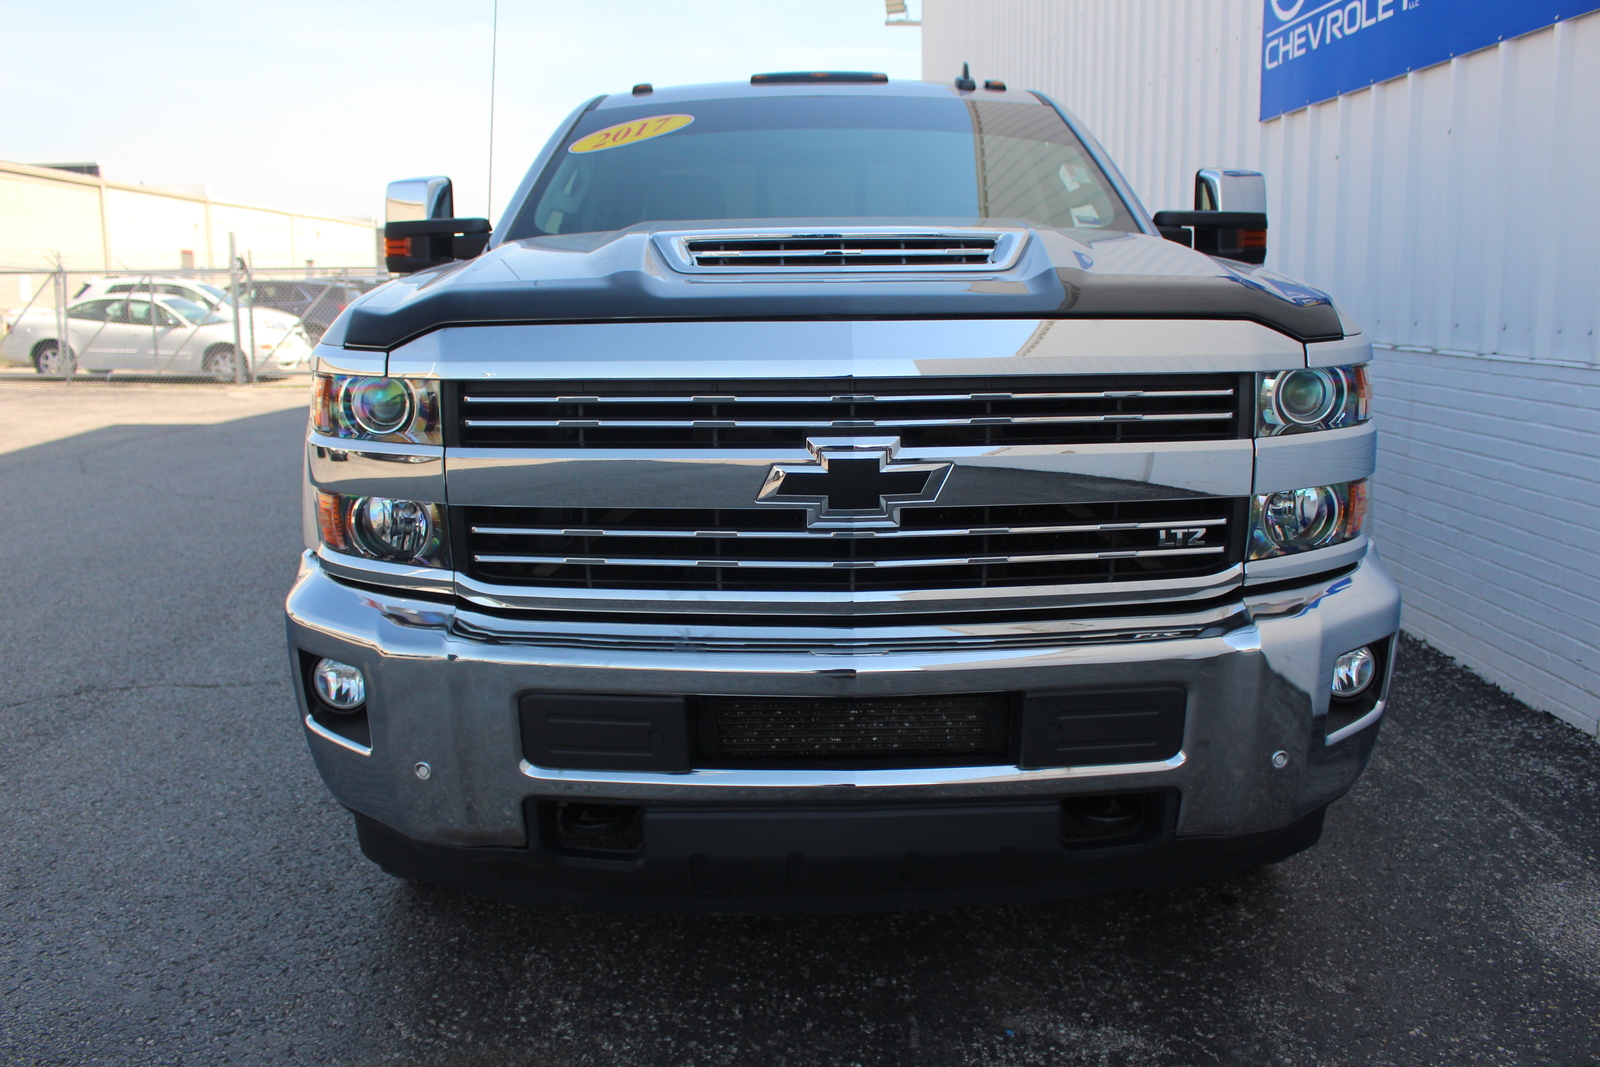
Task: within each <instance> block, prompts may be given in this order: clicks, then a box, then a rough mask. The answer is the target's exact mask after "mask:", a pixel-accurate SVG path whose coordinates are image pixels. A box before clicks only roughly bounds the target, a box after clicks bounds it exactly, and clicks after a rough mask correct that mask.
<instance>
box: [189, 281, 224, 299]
mask: <svg viewBox="0 0 1600 1067" xmlns="http://www.w3.org/2000/svg"><path fill="white" fill-rule="evenodd" d="M197 287H198V288H199V289H201V290H203V291H205V292H207V293H210V294H211V295H212V296H214V297H216V298H217V303H219V304H226V303H227V302H228V292H227V290H225V289H218V288H217V287H216V286H214V285H207V284H206V283H205V282H200V283H199V284H198V286H197Z"/></svg>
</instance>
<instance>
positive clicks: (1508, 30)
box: [1261, 0, 1600, 120]
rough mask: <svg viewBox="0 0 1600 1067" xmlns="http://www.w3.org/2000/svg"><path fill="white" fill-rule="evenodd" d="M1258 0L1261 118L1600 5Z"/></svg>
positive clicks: (1542, 0)
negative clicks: (1261, 7) (1262, 11)
mask: <svg viewBox="0 0 1600 1067" xmlns="http://www.w3.org/2000/svg"><path fill="white" fill-rule="evenodd" d="M1263 3H1264V5H1265V17H1264V19H1263V21H1262V34H1261V118H1262V119H1263V120H1266V119H1270V118H1273V117H1275V116H1277V115H1281V114H1283V113H1284V112H1286V111H1294V110H1295V109H1296V108H1302V107H1305V106H1306V105H1307V104H1315V103H1317V102H1319V101H1322V100H1331V99H1333V98H1334V97H1336V96H1338V95H1339V94H1340V93H1348V92H1352V91H1354V90H1356V89H1363V88H1366V87H1367V86H1369V85H1371V84H1373V83H1374V82H1381V81H1384V80H1386V79H1389V78H1398V77H1399V76H1400V75H1402V74H1404V73H1406V72H1407V71H1411V70H1419V69H1421V68H1422V67H1430V66H1432V65H1433V64H1435V63H1443V62H1444V61H1445V60H1447V59H1450V58H1451V57H1453V56H1459V55H1464V54H1465V53H1467V52H1475V51H1477V50H1478V49H1480V48H1487V47H1489V46H1490V45H1492V44H1494V43H1495V42H1497V41H1500V40H1503V39H1504V38H1507V37H1516V36H1518V35H1519V34H1524V33H1531V32H1533V31H1534V30H1537V29H1540V28H1542V27H1544V26H1548V25H1550V24H1551V23H1552V22H1559V21H1561V20H1562V19H1569V18H1572V17H1573V16H1575V15H1582V14H1585V13H1586V12H1589V11H1595V10H1600V4H1597V3H1596V2H1595V0H1263Z"/></svg>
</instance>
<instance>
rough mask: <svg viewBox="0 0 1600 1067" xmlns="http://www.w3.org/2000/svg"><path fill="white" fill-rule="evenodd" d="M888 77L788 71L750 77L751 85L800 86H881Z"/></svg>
mask: <svg viewBox="0 0 1600 1067" xmlns="http://www.w3.org/2000/svg"><path fill="white" fill-rule="evenodd" d="M888 80H889V75H887V74H878V73H875V72H873V71H866V70H790V71H778V72H776V73H773V74H752V75H750V84H751V85H800V84H804V83H807V82H852V83H856V84H882V83H883V82H886V81H888Z"/></svg>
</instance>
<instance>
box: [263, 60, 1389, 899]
mask: <svg viewBox="0 0 1600 1067" xmlns="http://www.w3.org/2000/svg"><path fill="white" fill-rule="evenodd" d="M451 199H452V198H451V187H450V184H449V182H448V180H447V179H442V178H432V179H415V180H412V181H409V182H397V183H395V184H394V185H392V186H391V187H390V193H389V212H390V214H389V218H390V222H389V225H388V226H387V228H386V234H385V236H386V251H387V253H388V255H389V263H390V268H391V270H393V271H395V272H397V273H402V274H403V275H404V276H402V277H400V278H398V279H397V280H395V281H392V282H390V283H389V284H387V285H385V286H382V287H381V288H378V289H376V290H374V291H372V292H371V293H368V294H366V295H365V296H364V297H362V298H361V299H359V300H358V301H357V302H355V303H354V304H352V305H351V306H350V308H349V309H347V310H346V311H345V312H344V313H343V314H341V315H340V317H339V318H338V319H337V320H336V321H335V322H334V323H333V325H332V326H331V327H330V328H329V329H328V331H327V333H326V334H325V335H324V336H323V337H322V339H321V343H320V344H319V345H318V346H317V348H316V358H317V362H318V371H317V377H316V379H315V389H314V401H313V407H312V412H311V419H310V428H309V433H308V436H307V441H306V468H305V539H306V551H305V553H304V555H303V557H302V562H301V570H300V576H299V579H298V581H297V582H296V584H295V586H294V589H293V591H292V592H291V593H290V595H289V598H288V604H287V616H288V641H289V650H290V656H291V660H292V663H293V666H294V675H295V679H296V685H297V688H298V694H299V701H300V714H301V718H302V721H303V723H304V727H305V731H306V736H307V740H308V743H309V745H310V747H311V753H312V756H313V758H314V759H315V760H316V763H317V767H318V769H319V770H320V771H321V773H322V776H323V778H324V780H325V781H326V782H327V785H328V787H329V789H331V790H332V792H333V794H334V795H335V796H336V797H337V798H338V800H339V801H340V802H341V803H343V804H344V805H345V806H346V807H347V808H349V810H350V811H351V812H352V813H353V814H354V816H355V822H356V827H357V832H358V836H359V839H360V843H361V847H362V849H363V851H364V852H365V853H366V854H367V856H369V857H370V858H371V859H373V860H374V861H375V862H377V863H378V864H380V865H381V866H382V867H383V868H384V869H385V870H387V871H389V872H391V873H393V874H396V875H401V876H404V877H408V878H414V879H420V880H425V881H430V882H436V883H440V884H443V885H448V886H455V887H458V888H461V889H464V890H467V891H469V892H473V893H477V894H480V895H482V896H486V897H490V898H494V899H500V900H509V901H518V902H528V903H540V902H567V903H574V904H580V905H588V906H595V907H611V908H626V909H638V910H680V911H684V910H686V911H704V912H714V911H808V910H809V911H823V910H850V909H888V908H904V907H939V906H952V905H962V904H968V903H974V902H984V901H999V900H1029V899H1042V898H1048V897H1056V896H1063V895H1068V894H1075V893H1085V892H1098V891H1102V890H1107V889H1115V888H1121V887H1161V886H1171V885H1179V884H1183V883H1185V882H1190V881H1194V880H1196V879H1200V878H1207V877H1215V876H1218V875H1222V874H1227V873H1230V872H1234V871H1239V870H1243V869H1247V868H1250V867H1254V866H1259V865H1261V864H1264V863H1270V862H1273V861H1276V860H1279V859H1282V858H1283V857H1285V856H1288V855H1291V854H1293V853H1295V852H1297V851H1299V850H1301V849H1304V848H1307V847H1309V846H1310V845H1312V844H1314V843H1315V842H1316V840H1317V839H1318V837H1319V835H1320V833H1321V829H1322V821H1323V813H1324V811H1325V809H1326V808H1327V806H1328V804H1329V803H1330V802H1331V801H1333V800H1335V799H1336V798H1338V797H1339V796H1341V795H1342V794H1344V793H1345V792H1346V791H1347V790H1348V789H1349V788H1350V787H1351V785H1352V784H1353V783H1354V781H1355V780H1356V778H1357V776H1358V775H1360V773H1361V771H1362V769H1363V768H1364V766H1365V764H1366V762H1367V759H1368V756H1369V755H1370V753H1371V751H1372V745H1373V742H1374V738H1375V735H1376V734H1377V730H1378V725H1379V720H1380V719H1381V717H1382V715H1383V710H1384V695H1385V693H1386V691H1387V687H1388V683H1389V675H1390V671H1391V668H1392V666H1393V663H1394V654H1395V633H1396V630H1397V627H1398V625H1399V611H1400V602H1399V596H1398V593H1397V591H1396V588H1395V586H1394V584H1393V583H1392V582H1391V580H1390V579H1389V577H1388V576H1387V575H1386V574H1385V573H1384V571H1383V569H1382V567H1381V566H1380V564H1379V562H1378V559H1377V555H1376V553H1375V551H1374V549H1373V547H1372V545H1371V543H1370V542H1369V540H1368V538H1367V535H1366V534H1365V533H1364V532H1363V521H1364V519H1365V517H1366V513H1367V504H1368V490H1367V484H1368V478H1369V476H1370V475H1371V474H1372V473H1373V466H1374V441H1375V436H1374V428H1373V426H1372V424H1371V423H1370V422H1369V421H1368V409H1369V404H1370V385H1369V383H1370V379H1369V376H1368V370H1367V364H1368V360H1369V359H1370V358H1371V347H1370V345H1369V344H1368V343H1367V342H1366V341H1365V340H1363V338H1362V337H1361V335H1360V332H1359V330H1358V328H1357V327H1356V326H1355V325H1354V324H1353V323H1351V321H1350V320H1349V319H1348V318H1346V317H1345V316H1344V315H1342V314H1341V312H1340V311H1339V309H1338V308H1337V306H1336V305H1335V304H1334V302H1333V301H1332V300H1331V299H1330V298H1329V297H1328V296H1327V294H1325V293H1322V292H1320V291H1318V290H1316V289H1314V288H1311V287H1309V286H1306V285H1304V284H1302V283H1299V282H1295V281H1292V280H1290V279H1288V278H1285V277H1282V276H1280V275H1277V274H1274V273H1272V272H1269V271H1267V270H1265V269H1262V267H1261V266H1260V264H1261V263H1262V262H1263V260H1264V258H1265V254H1266V238H1267V218H1266V214H1265V208H1266V204H1265V192H1264V185H1263V182H1262V179H1261V177H1260V175H1258V174H1253V173H1249V172H1242V171H1234V170H1222V169H1219V170H1205V171H1201V172H1200V173H1199V174H1198V175H1197V177H1196V202H1195V206H1194V209H1193V210H1183V211H1170V212H1160V213H1158V214H1157V215H1156V216H1154V217H1153V218H1152V217H1151V216H1149V215H1147V214H1146V212H1145V210H1144V209H1143V208H1142V207H1141V206H1140V203H1139V201H1138V199H1137V198H1136V197H1135V196H1134V194H1133V192H1132V190H1130V189H1129V188H1128V185H1127V183H1126V181H1125V180H1124V179H1123V178H1122V177H1121V176H1120V175H1119V173H1118V172H1117V170H1116V168H1115V166H1114V165H1113V164H1112V163H1111V161H1110V160H1109V159H1108V158H1107V157H1106V155H1105V153H1104V151H1103V150H1102V149H1101V148H1100V147H1099V145H1098V144H1096V142H1095V141H1094V140H1093V138H1092V137H1091V136H1090V135H1089V133H1088V132H1087V131H1085V130H1084V129H1083V127H1082V126H1081V124H1080V123H1079V122H1078V121H1077V120H1076V119H1075V118H1074V117H1073V116H1072V114H1071V113H1070V112H1068V111H1066V110H1064V109H1063V108H1061V107H1060V106H1058V105H1057V104H1055V103H1054V102H1052V101H1051V100H1049V99H1048V98H1046V97H1044V96H1042V95H1040V94H1038V93H1031V92H1018V91H1012V90H1008V89H1006V87H1005V86H1004V85H1001V84H1000V83H998V82H987V83H985V84H984V85H983V87H981V88H980V87H979V86H978V85H976V84H975V83H974V82H972V81H971V80H969V79H967V78H965V77H963V78H962V79H961V80H959V81H957V82H956V84H955V85H954V86H948V87H947V86H938V85H932V84H926V83H920V82H891V81H888V80H887V79H886V78H884V77H883V76H882V75H876V74H864V73H850V72H803V73H799V74H770V75H756V76H754V77H753V78H751V80H750V82H749V83H748V84H746V83H737V84H718V85H699V86H689V87H682V88H673V89H654V88H652V87H651V86H648V85H640V86H636V87H635V88H634V89H633V91H632V92H629V93H622V94H617V95H611V96H604V97H600V98H597V99H595V100H591V101H589V102H588V103H586V104H585V105H583V106H582V107H581V108H579V109H578V110H577V111H576V112H575V113H574V114H573V115H572V116H571V118H570V119H569V120H568V121H566V122H565V123H564V124H563V125H562V126H561V128H560V130H559V132H558V133H557V135H556V136H555V137H554V138H553V139H552V140H551V142H550V143H549V144H548V145H547V146H546V147H545V149H544V150H543V152H542V153H541V154H540V155H539V156H538V158H537V159H536V161H535V162H534V164H533V166H532V168H531V169H530V170H529V172H528V175H527V177H526V178H525V179H524V180H523V182H522V184H521V186H520V187H519V188H518V189H517V191H516V193H515V195H514V197H513V199H512V201H511V204H510V207H509V208H508V210H507V211H506V213H505V216H504V218H503V219H502V220H501V222H500V226H499V228H498V229H496V230H494V231H493V232H492V233H491V232H490V225H489V222H488V220H485V219H468V218H458V217H456V216H455V214H454V211H453V205H452V202H451Z"/></svg>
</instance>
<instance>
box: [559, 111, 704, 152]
mask: <svg viewBox="0 0 1600 1067" xmlns="http://www.w3.org/2000/svg"><path fill="white" fill-rule="evenodd" d="M693 121H694V116H693V115H652V116H650V117H649V118H647V119H634V120H633V121H632V122H624V123H623V124H622V125H620V126H607V127H606V128H605V129H603V130H596V131H595V132H593V133H591V134H589V135H588V136H587V137H580V138H578V139H577V140H576V141H573V142H572V147H570V148H568V149H567V151H568V152H603V151H605V150H606V149H607V148H621V147H622V146H623V145H625V144H637V143H638V142H640V141H648V140H649V139H650V138H652V137H660V136H661V135H662V134H664V133H671V132H672V131H673V130H681V129H683V128H684V127H685V126H687V125H689V123H691V122H693Z"/></svg>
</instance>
